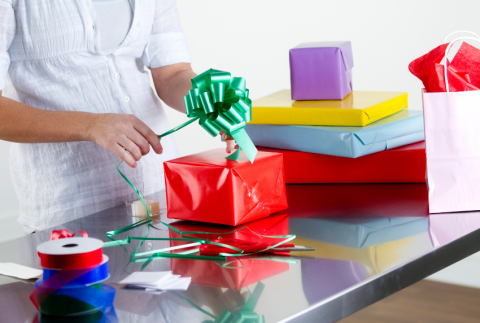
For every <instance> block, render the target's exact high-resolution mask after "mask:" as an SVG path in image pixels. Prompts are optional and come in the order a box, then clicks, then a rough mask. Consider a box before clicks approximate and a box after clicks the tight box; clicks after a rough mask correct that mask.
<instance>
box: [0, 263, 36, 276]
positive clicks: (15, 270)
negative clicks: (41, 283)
mask: <svg viewBox="0 0 480 323" xmlns="http://www.w3.org/2000/svg"><path fill="white" fill-rule="evenodd" d="M0 274H2V275H5V276H11V277H16V278H20V279H33V278H38V277H40V276H42V274H43V271H41V270H40V269H35V268H30V267H26V266H22V265H18V264H14V263H12V262H8V263H0Z"/></svg>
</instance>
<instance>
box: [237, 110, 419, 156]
mask: <svg viewBox="0 0 480 323" xmlns="http://www.w3.org/2000/svg"><path fill="white" fill-rule="evenodd" d="M246 131H247V133H248V135H249V136H250V138H251V139H252V141H253V143H254V144H255V145H256V146H262V147H269V148H278V149H287V150H297V151H304V152H309V153H316V154H325V155H332V156H340V157H350V158H357V157H360V156H365V155H369V154H373V153H376V152H379V151H383V150H387V149H392V148H396V147H400V146H404V145H408V144H411V143H414V142H418V141H422V140H425V133H424V130H423V113H422V111H413V110H412V111H410V110H403V111H400V112H398V113H395V114H394V115H391V116H389V117H386V118H384V119H381V120H379V121H376V122H374V123H372V124H370V125H368V126H365V127H329V126H288V125H260V124H249V125H247V127H246Z"/></svg>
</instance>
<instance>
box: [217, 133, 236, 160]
mask: <svg viewBox="0 0 480 323" xmlns="http://www.w3.org/2000/svg"><path fill="white" fill-rule="evenodd" d="M220 135H221V136H222V138H223V140H225V142H226V143H227V149H226V150H227V154H230V153H231V152H233V150H234V149H235V139H233V137H232V136H230V135H227V134H226V133H225V132H224V131H223V130H222V131H220Z"/></svg>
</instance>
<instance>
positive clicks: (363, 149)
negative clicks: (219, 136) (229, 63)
mask: <svg viewBox="0 0 480 323" xmlns="http://www.w3.org/2000/svg"><path fill="white" fill-rule="evenodd" d="M352 68H353V54H352V46H351V43H350V42H319V43H306V44H301V45H299V46H297V47H295V48H293V49H291V50H290V73H291V91H290V90H282V91H279V92H276V93H274V94H271V95H268V96H266V97H263V98H261V99H258V100H255V101H254V102H253V106H252V121H251V122H250V123H249V124H248V125H247V127H246V131H247V133H248V135H249V136H250V138H251V139H252V141H253V142H254V144H255V145H256V146H257V148H258V149H259V151H264V152H281V153H283V158H284V167H285V179H286V182H287V183H424V182H425V164H426V161H425V143H424V128H423V114H422V112H421V111H413V110H408V109H407V108H408V95H407V93H402V92H378V91H353V90H352Z"/></svg>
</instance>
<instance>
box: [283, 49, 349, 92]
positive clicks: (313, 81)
mask: <svg viewBox="0 0 480 323" xmlns="http://www.w3.org/2000/svg"><path fill="white" fill-rule="evenodd" d="M352 68H353V54H352V44H351V43H350V42H349V41H329V42H316V43H303V44H300V45H298V46H297V47H295V48H292V49H291V50H290V82H291V86H292V100H341V99H343V98H344V97H345V96H347V95H348V94H350V93H351V92H352Z"/></svg>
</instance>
